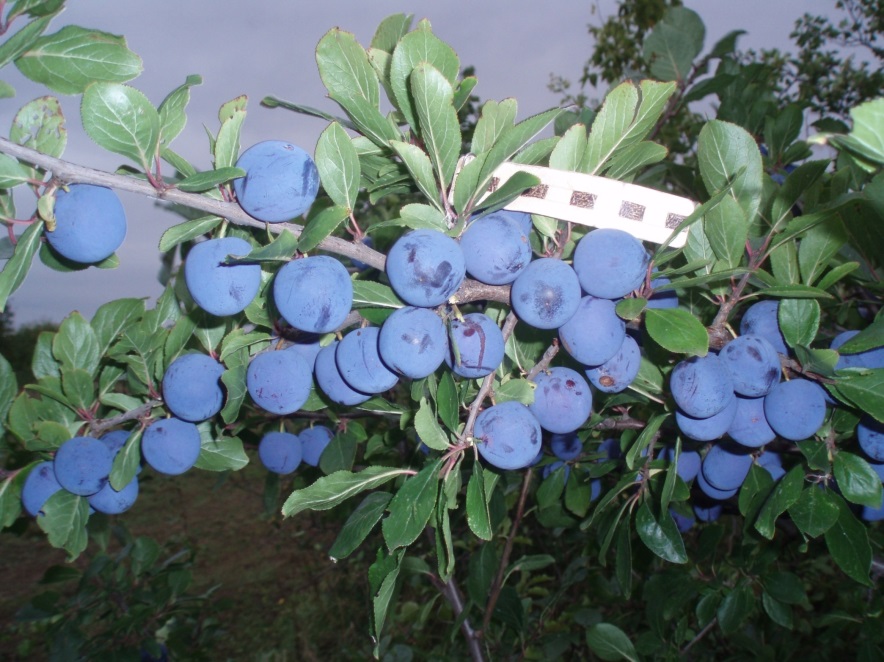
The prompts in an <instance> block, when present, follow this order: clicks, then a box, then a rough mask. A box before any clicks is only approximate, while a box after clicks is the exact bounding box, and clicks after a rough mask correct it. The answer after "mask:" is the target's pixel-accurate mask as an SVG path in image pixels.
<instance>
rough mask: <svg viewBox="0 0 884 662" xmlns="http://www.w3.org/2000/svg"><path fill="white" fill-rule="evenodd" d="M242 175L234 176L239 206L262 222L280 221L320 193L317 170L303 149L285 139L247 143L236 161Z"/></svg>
mask: <svg viewBox="0 0 884 662" xmlns="http://www.w3.org/2000/svg"><path fill="white" fill-rule="evenodd" d="M236 167H237V168H242V169H243V170H245V171H246V176H245V177H240V178H239V179H235V180H233V190H234V192H236V199H237V201H238V202H239V205H240V207H242V208H243V211H245V212H246V213H247V214H248V215H249V216H253V217H254V218H257V219H258V220H259V221H264V222H265V223H281V222H283V221H288V220H291V219H293V218H295V217H296V216H300V215H301V214H303V213H304V212H305V211H307V210H308V209H310V205H312V204H313V201H314V200H315V199H316V194H317V193H319V171H318V170H317V169H316V164H315V163H313V159H312V158H311V157H310V155H309V154H308V153H307V152H305V151H304V150H303V149H301V148H300V147H298V146H296V145H292V144H291V143H288V142H285V141H284V140H265V141H264V142H260V143H257V144H255V145H252V146H251V147H249V148H248V149H247V150H246V151H245V152H243V153H242V154H241V155H240V157H239V159H238V160H237V162H236Z"/></svg>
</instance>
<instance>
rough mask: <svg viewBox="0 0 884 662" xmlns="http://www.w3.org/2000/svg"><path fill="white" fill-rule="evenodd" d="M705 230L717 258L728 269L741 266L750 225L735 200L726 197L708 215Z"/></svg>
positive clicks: (704, 225)
mask: <svg viewBox="0 0 884 662" xmlns="http://www.w3.org/2000/svg"><path fill="white" fill-rule="evenodd" d="M703 229H704V230H705V231H706V237H707V238H708V239H709V245H710V246H712V250H713V251H715V255H716V257H718V259H719V260H722V261H723V262H724V263H725V264H726V265H727V266H728V267H730V268H734V267H737V266H739V265H740V262H741V261H742V259H743V254H744V253H745V251H746V240H747V239H748V237H749V223H748V222H747V221H746V215H745V214H744V213H743V209H742V208H741V207H740V205H739V204H737V201H736V200H735V199H734V198H730V197H725V198H724V199H723V200H722V201H721V202H720V203H719V204H717V205H716V206H715V207H713V208H712V209H710V210H709V211H708V212H707V213H706V218H705V220H704V224H703Z"/></svg>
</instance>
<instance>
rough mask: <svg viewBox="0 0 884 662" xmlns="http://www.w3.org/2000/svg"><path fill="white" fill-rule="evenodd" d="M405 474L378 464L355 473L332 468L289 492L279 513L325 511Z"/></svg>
mask: <svg viewBox="0 0 884 662" xmlns="http://www.w3.org/2000/svg"><path fill="white" fill-rule="evenodd" d="M409 473H411V472H410V471H409V470H408V469H394V468H392V467H378V466H371V467H366V468H365V469H363V470H362V471H360V472H358V473H353V472H350V471H336V472H335V473H333V474H331V475H329V476H324V477H322V478H320V479H318V480H316V481H315V482H314V483H313V484H312V485H310V486H308V487H305V488H304V489H301V490H295V491H294V492H292V493H291V495H290V496H289V498H288V499H286V501H285V503H284V504H283V506H282V514H283V516H285V517H292V516H293V515H297V514H298V513H300V512H301V511H303V510H329V509H331V508H334V507H335V506H337V505H338V504H340V503H343V502H344V501H346V500H347V499H349V498H350V497H352V496H355V495H357V494H359V493H360V492H364V491H365V490H370V489H373V488H375V487H378V486H380V485H383V484H384V483H386V482H387V481H390V480H392V479H393V478H396V477H397V476H403V475H407V474H409Z"/></svg>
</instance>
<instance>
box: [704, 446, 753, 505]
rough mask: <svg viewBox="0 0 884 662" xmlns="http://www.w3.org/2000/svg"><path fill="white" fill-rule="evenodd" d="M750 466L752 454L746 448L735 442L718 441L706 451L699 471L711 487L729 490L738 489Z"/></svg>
mask: <svg viewBox="0 0 884 662" xmlns="http://www.w3.org/2000/svg"><path fill="white" fill-rule="evenodd" d="M751 467H752V454H751V453H750V452H749V451H748V449H745V448H743V447H742V446H739V445H737V444H727V443H719V444H715V445H713V446H712V448H710V449H709V452H708V453H706V455H705V457H704V458H703V462H702V465H701V468H700V472H701V473H702V475H703V478H704V479H705V480H706V482H708V483H709V484H710V485H711V486H712V487H714V488H716V489H718V490H722V491H729V490H736V489H739V487H740V486H741V485H742V484H743V481H744V480H746V476H748V475H749V469H750V468H751ZM709 496H712V495H709Z"/></svg>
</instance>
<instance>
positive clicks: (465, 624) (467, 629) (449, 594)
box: [430, 574, 485, 662]
mask: <svg viewBox="0 0 884 662" xmlns="http://www.w3.org/2000/svg"><path fill="white" fill-rule="evenodd" d="M430 581H431V582H432V583H433V585H434V586H435V587H436V588H437V589H438V590H439V592H440V593H441V594H442V596H443V597H444V598H445V599H446V600H447V601H448V604H449V605H450V606H451V611H453V612H454V620H455V621H457V620H458V619H460V617H461V615H462V614H463V611H464V604H463V596H462V595H461V593H460V590H459V589H458V587H457V584H455V583H454V577H452V578H451V579H449V580H448V581H447V582H443V581H442V580H441V579H439V578H438V577H436V575H433V574H430ZM460 630H461V632H463V636H464V638H465V639H466V640H467V648H469V650H470V659H472V660H473V662H485V654H484V653H483V652H482V643H481V641H480V639H479V634H478V633H477V632H476V631H475V630H474V629H473V625H472V623H470V619H469V618H463V619H462V620H461V622H460Z"/></svg>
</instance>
